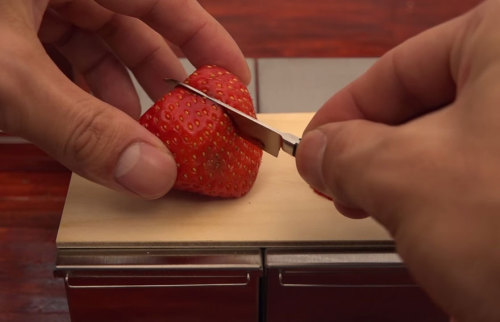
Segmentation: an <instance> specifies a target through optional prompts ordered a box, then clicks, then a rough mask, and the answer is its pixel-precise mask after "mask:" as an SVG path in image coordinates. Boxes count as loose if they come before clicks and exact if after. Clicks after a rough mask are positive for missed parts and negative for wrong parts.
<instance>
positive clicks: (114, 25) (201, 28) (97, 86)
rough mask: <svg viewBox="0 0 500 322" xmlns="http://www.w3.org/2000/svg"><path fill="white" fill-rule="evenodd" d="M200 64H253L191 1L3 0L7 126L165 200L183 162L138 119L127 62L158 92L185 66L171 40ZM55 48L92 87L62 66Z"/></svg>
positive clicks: (120, 186)
mask: <svg viewBox="0 0 500 322" xmlns="http://www.w3.org/2000/svg"><path fill="white" fill-rule="evenodd" d="M165 39H167V40H168V41H169V42H171V43H173V44H175V45H177V46H179V47H180V49H181V50H182V51H183V52H184V54H185V55H186V57H187V58H188V59H189V60H190V61H191V62H192V63H193V64H194V65H195V66H200V65H203V64H207V63H211V64H218V65H220V66H223V67H225V68H227V69H228V70H230V71H232V72H233V73H235V74H237V75H239V76H240V77H241V78H242V79H243V80H244V81H246V82H248V81H249V79H250V72H249V70H248V67H247V65H246V63H245V61H244V58H243V55H242V53H241V51H240V50H239V49H238V47H237V45H236V44H235V42H234V41H233V40H232V38H231V37H230V36H229V35H228V33H227V32H226V31H225V30H224V29H223V28H222V26H221V25H220V24H218V23H217V22H216V21H215V20H214V19H213V18H212V17H211V16H210V15H209V14H208V13H207V12H206V11H205V10H203V8H202V7H201V6H200V5H199V4H198V2H196V1H194V0H176V1H171V0H169V1H167V0H164V1H161V0H160V1H153V0H135V1H119V0H97V1H93V0H73V1H72V0H52V1H49V0H32V1H30V0H22V1H19V0H4V1H2V2H1V3H0V44H1V47H2V50H1V51H0V68H1V69H2V73H1V74H0V129H2V130H4V131H6V132H8V133H10V134H13V135H19V136H21V137H24V138H26V139H28V140H30V141H32V142H33V143H35V144H36V145H38V146H39V147H41V148H42V149H43V150H45V151H46V152H47V153H49V154H50V155H52V156H53V157H55V158H56V159H57V160H59V161H60V162H61V163H62V164H64V165H65V166H67V167H68V168H69V169H71V170H73V171H75V172H77V173H79V174H80V175H83V176H85V177H87V178H88V179H91V180H93V181H95V182H98V183H100V184H103V185H106V186H108V187H110V188H113V189H117V190H128V191H132V192H133V193H136V194H138V195H140V196H142V197H144V198H150V199H152V198H158V197H160V196H162V195H164V194H165V193H166V192H167V191H168V190H169V189H170V188H171V187H172V185H173V183H174V181H175V177H176V164H175V161H174V159H173V158H172V156H171V155H170V153H169V151H168V150H167V149H166V148H165V147H164V145H163V143H162V142H161V141H160V140H159V139H158V138H156V137H155V136H154V135H153V134H151V133H149V132H148V131H147V130H146V129H144V128H143V127H142V126H140V125H139V124H138V123H137V122H136V120H134V119H137V118H138V117H139V113H140V106H139V100H138V96H137V94H136V92H135V89H134V87H133V85H132V82H131V80H130V78H129V76H128V74H127V71H126V69H125V67H124V66H127V67H128V68H129V69H130V70H131V71H132V72H133V73H134V74H135V76H136V78H137V79H138V81H139V82H140V83H141V85H142V86H143V87H144V89H145V90H146V92H147V93H148V94H149V95H150V97H151V98H152V99H153V100H156V99H158V98H160V97H161V96H163V94H164V93H165V91H166V90H167V88H166V87H165V86H166V85H164V84H163V83H164V82H163V81H162V80H163V78H175V79H183V78H184V76H185V72H184V70H183V68H182V65H181V64H180V62H179V61H178V59H177V57H176V56H175V54H174V53H173V51H172V50H171V49H170V47H169V45H168V44H167V41H166V40H165ZM42 43H43V44H50V45H51V46H54V47H55V48H57V50H58V51H59V52H60V53H62V54H63V55H64V56H65V57H66V59H67V60H68V61H69V62H70V63H71V64H72V65H73V69H74V71H75V72H76V73H77V74H80V75H81V76H82V77H83V79H84V80H85V82H86V83H87V84H88V88H89V89H90V90H91V92H92V94H93V95H90V94H89V93H87V92H86V91H84V90H82V89H81V88H79V87H78V86H76V85H75V84H73V83H72V82H71V81H69V80H68V79H67V78H66V77H65V76H64V75H63V73H62V72H61V71H60V70H59V69H58V68H57V66H56V65H55V64H54V62H53V61H52V60H51V59H50V58H49V56H48V55H47V53H46V52H45V50H44V47H43V45H42Z"/></svg>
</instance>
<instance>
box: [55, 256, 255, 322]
mask: <svg viewBox="0 0 500 322" xmlns="http://www.w3.org/2000/svg"><path fill="white" fill-rule="evenodd" d="M261 273H262V265H261V256H260V253H259V251H230V252H225V251H223V250H222V251H217V252H209V251H186V252H176V251H154V250H153V251H139V250H135V251H131V250H128V251H124V250H122V251H117V250H100V251H99V250H98V251H90V250H64V251H61V252H60V254H59V257H58V263H57V270H56V274H57V275H58V276H61V277H63V278H64V279H65V284H66V292H67V297H68V304H69V309H70V314H71V320H72V321H108V322H109V321H167V320H168V321H183V322H190V321H207V322H210V321H225V320H226V319H227V317H231V321H241V322H254V321H258V319H259V317H258V315H259V283H260V277H261Z"/></svg>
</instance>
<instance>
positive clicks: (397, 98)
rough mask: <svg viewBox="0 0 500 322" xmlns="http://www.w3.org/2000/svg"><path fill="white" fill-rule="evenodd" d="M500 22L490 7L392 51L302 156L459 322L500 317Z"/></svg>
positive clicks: (312, 136)
mask: <svg viewBox="0 0 500 322" xmlns="http://www.w3.org/2000/svg"><path fill="white" fill-rule="evenodd" d="M499 17H500V1H497V0H490V1H486V2H484V3H483V4H481V5H480V6H479V7H477V8H476V9H474V10H472V11H471V12H469V13H468V14H466V15H464V16H462V17H459V18H457V19H454V20H452V21H450V22H447V23H445V24H443V25H441V26H438V27H436V28H433V29H430V30H428V31H426V32H424V33H422V34H420V35H418V36H417V37H415V38H413V39H410V40H408V41H407V42H405V43H403V44H401V45H400V46H398V47H396V48H395V49H393V50H391V51H390V52H389V53H387V54H386V55H384V56H383V57H381V58H380V59H379V61H378V62H377V63H376V64H375V65H374V66H373V67H372V68H371V69H370V70H369V71H367V72H366V73H365V74H364V75H363V76H361V77H360V78H359V79H357V80H356V81H354V82H353V83H352V84H350V85H349V86H347V87H346V88H345V89H344V90H342V91H340V92H339V93H337V94H336V95H334V96H333V97H332V98H331V99H330V100H329V101H328V102H326V103H325V105H324V106H323V107H322V108H321V109H320V110H319V111H318V112H317V114H316V115H315V117H314V118H313V120H312V121H311V122H310V124H309V126H308V127H307V129H306V131H305V134H304V136H303V139H302V141H301V144H300V145H299V147H298V151H297V159H296V160H297V167H298V170H299V172H300V174H301V175H302V176H303V178H304V179H305V180H306V181H307V182H309V183H310V184H311V185H312V186H314V187H315V188H316V189H318V190H320V191H322V192H323V193H325V194H327V195H330V196H332V197H333V199H334V200H335V204H336V206H337V208H338V209H339V211H340V212H342V213H344V214H345V215H347V216H350V217H363V216H366V215H371V216H373V217H374V218H375V219H376V220H377V221H379V222H380V223H381V224H382V225H384V226H385V227H386V228H387V229H388V231H389V232H390V233H391V234H392V236H393V237H394V240H395V243H396V247H397V250H398V252H399V254H400V255H401V257H402V258H403V260H404V261H405V263H406V265H407V267H408V268H409V270H410V271H411V272H412V274H413V276H414V277H415V279H416V280H417V282H418V283H419V284H420V285H421V286H422V287H423V288H424V289H425V290H426V291H427V292H428V293H429V294H430V296H431V297H432V298H433V299H434V300H435V301H436V302H437V303H439V304H440V305H441V307H442V308H444V310H446V311H447V312H448V313H449V314H450V315H452V316H454V317H455V318H456V320H457V321H461V322H462V321H475V322H477V321H500V306H499V305H498V301H499V299H500V277H499V276H500V143H499V136H500V108H499V104H500V90H499V89H498V87H499V86H500V42H499V41H498V39H499V38H498V37H499V32H498V31H499V30H500V19H499Z"/></svg>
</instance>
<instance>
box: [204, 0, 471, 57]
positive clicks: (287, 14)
mask: <svg viewBox="0 0 500 322" xmlns="http://www.w3.org/2000/svg"><path fill="white" fill-rule="evenodd" d="M200 2H201V3H202V5H203V6H204V7H205V8H206V9H207V10H208V11H209V12H211V13H212V14H213V15H214V16H215V17H217V19H218V20H219V21H220V22H221V23H222V25H224V26H225V27H226V29H228V31H229V32H230V33H231V34H232V35H233V37H234V38H235V39H236V41H237V43H238V44H239V45H240V47H241V48H242V50H243V52H244V54H245V55H246V56H249V57H276V56H287V57H332V56H374V57H376V56H380V55H381V54H383V53H384V52H386V51H387V50H388V49H390V48H391V47H393V46H395V45H396V44H398V43H400V42H402V41H404V40H405V39H407V38H409V37H411V36H413V35H415V34H417V33H419V32H421V31H423V30H425V29H427V28H429V27H432V26H434V25H437V24H439V23H441V22H443V21H445V20H448V19H450V18H453V17H455V16H458V15H460V14H462V13H464V12H466V11H467V10H469V9H470V8H472V7H474V6H475V5H476V4H478V3H479V2H481V1H479V0H458V1H454V2H453V4H451V3H450V2H447V1H443V0H418V1H415V0H309V1H306V0H272V1H269V0H254V1H248V0H201V1H200Z"/></svg>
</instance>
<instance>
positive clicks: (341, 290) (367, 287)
mask: <svg viewBox="0 0 500 322" xmlns="http://www.w3.org/2000/svg"><path fill="white" fill-rule="evenodd" d="M266 261H267V270H266V271H267V281H268V284H267V286H266V287H267V308H266V311H267V321H268V322H280V321H342V322H345V321H360V322H361V321H384V322H388V321H410V322H411V321H426V322H428V321H431V322H432V321H436V322H438V321H443V322H445V321H448V319H447V317H446V316H445V315H444V314H443V313H442V312H441V311H440V310H439V309H438V308H437V307H436V306H435V305H434V304H433V303H432V302H431V301H430V300H429V298H428V297H427V295H426V294H425V293H424V292H423V291H422V290H421V289H420V288H419V287H418V286H417V285H416V284H415V282H414V281H413V280H412V278H411V277H410V275H409V274H408V272H407V270H406V269H405V268H404V266H403V264H402V263H401V261H400V260H399V258H398V257H397V256H396V255H395V254H391V253H385V254H382V253H380V254H373V253H328V252H322V253H317V252H316V253H309V254H308V253H297V252H295V253H288V254H287V253H283V252H274V253H273V252H272V251H270V252H268V253H267V255H266Z"/></svg>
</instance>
